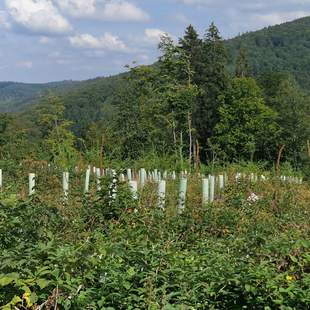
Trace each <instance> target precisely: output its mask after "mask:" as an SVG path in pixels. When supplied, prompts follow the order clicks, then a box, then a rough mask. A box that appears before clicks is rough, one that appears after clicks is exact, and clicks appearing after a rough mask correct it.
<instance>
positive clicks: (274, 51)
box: [0, 17, 310, 112]
mask: <svg viewBox="0 0 310 310" xmlns="http://www.w3.org/2000/svg"><path fill="white" fill-rule="evenodd" d="M225 44H226V47H227V50H228V53H229V64H228V69H229V71H230V72H231V73H233V72H234V70H235V61H236V58H237V55H238V51H239V50H240V48H241V46H242V47H243V48H245V50H246V51H247V54H248V60H249V64H250V68H251V71H252V73H253V75H255V76H257V75H259V74H261V73H264V72H275V71H281V72H288V73H291V74H292V75H293V76H294V77H295V78H296V80H297V81H298V82H299V83H300V85H301V86H302V87H303V88H304V89H305V90H307V91H310V17H304V18H301V19H297V20H295V21H292V22H287V23H283V24H281V25H276V26H270V27H266V28H264V29H261V30H258V31H254V32H248V33H245V34H242V35H239V36H237V37H235V38H233V39H230V40H226V41H225ZM120 76H121V75H115V76H112V77H100V78H95V79H91V80H85V81H80V82H75V81H62V82H52V83H47V84H26V83H15V82H0V112H16V111H21V110H24V109H25V108H27V107H29V106H31V105H32V104H33V103H34V102H36V101H38V99H39V98H40V97H41V96H43V95H44V94H46V93H47V92H48V91H49V90H52V91H54V92H56V93H60V94H62V95H63V97H64V99H66V97H68V99H69V98H70V97H74V98H76V100H77V101H78V99H79V98H80V97H84V100H83V104H87V101H86V99H87V98H86V97H85V93H89V90H92V95H93V96H94V97H98V98H99V99H100V101H101V102H102V104H104V103H105V102H109V101H110V99H111V98H112V96H113V91H116V89H118V86H119V84H120V81H121V79H120ZM66 101H70V100H65V102H66ZM70 104H72V103H70ZM83 108H85V107H83Z"/></svg>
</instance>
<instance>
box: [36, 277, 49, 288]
mask: <svg viewBox="0 0 310 310" xmlns="http://www.w3.org/2000/svg"><path fill="white" fill-rule="evenodd" d="M36 282H37V285H38V286H39V287H40V289H44V288H45V287H47V286H48V285H49V284H50V281H48V280H45V279H38V280H37V281H36Z"/></svg>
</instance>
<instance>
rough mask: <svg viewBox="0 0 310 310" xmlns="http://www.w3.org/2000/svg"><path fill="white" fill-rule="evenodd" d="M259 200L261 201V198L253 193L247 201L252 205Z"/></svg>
mask: <svg viewBox="0 0 310 310" xmlns="http://www.w3.org/2000/svg"><path fill="white" fill-rule="evenodd" d="M258 200H259V197H258V196H257V195H256V194H254V193H251V195H250V196H249V197H248V199H247V201H248V202H250V203H254V202H257V201H258Z"/></svg>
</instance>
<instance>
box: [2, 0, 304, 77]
mask: <svg viewBox="0 0 310 310" xmlns="http://www.w3.org/2000/svg"><path fill="white" fill-rule="evenodd" d="M308 15H310V0H272V1H271V0H0V56H1V57H0V81H19V82H33V83H44V82H50V81H60V80H83V79H88V78H94V77H98V76H109V75H113V74H116V73H119V72H122V71H124V70H125V65H127V64H132V63H133V62H135V63H138V64H150V63H152V62H154V61H155V60H156V58H157V57H158V50H157V45H158V42H159V40H160V37H161V35H163V34H164V33H167V34H169V35H170V36H171V37H172V38H174V39H175V40H176V39H177V38H178V37H180V36H182V34H183V33H184V30H185V28H186V27H187V26H188V25H189V24H192V25H193V26H194V27H195V28H196V29H197V31H198V32H199V33H200V34H201V35H203V33H204V32H205V30H206V29H207V28H208V26H209V24H210V23H211V22H212V21H214V22H215V24H216V25H217V26H218V28H219V29H220V31H221V34H222V36H223V38H225V39H226V38H231V37H233V36H235V35H238V34H240V33H244V32H247V31H252V30H257V29H260V28H263V27H265V26H269V25H275V24H280V23H283V22H286V21H291V20H294V19H296V18H300V17H304V16H308Z"/></svg>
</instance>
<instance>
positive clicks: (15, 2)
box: [5, 0, 72, 34]
mask: <svg viewBox="0 0 310 310" xmlns="http://www.w3.org/2000/svg"><path fill="white" fill-rule="evenodd" d="M5 4H6V7H7V10H8V13H9V14H10V16H11V17H12V19H13V20H14V22H15V23H16V24H18V25H19V26H21V27H23V28H25V29H27V30H28V31H31V32H33V33H39V34H64V33H67V32H69V31H70V30H71V29H72V27H71V25H70V23H69V22H68V21H67V20H66V19H65V18H64V17H63V16H62V15H61V14H60V13H59V11H58V9H57V8H56V7H55V6H54V5H53V3H52V2H51V1H49V0H6V1H5Z"/></svg>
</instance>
